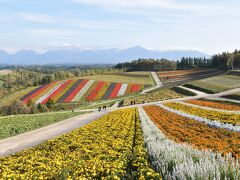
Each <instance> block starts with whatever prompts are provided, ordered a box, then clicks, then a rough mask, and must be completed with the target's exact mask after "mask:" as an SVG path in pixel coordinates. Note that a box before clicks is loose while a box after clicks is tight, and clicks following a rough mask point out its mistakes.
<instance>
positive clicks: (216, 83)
mask: <svg viewBox="0 0 240 180" xmlns="http://www.w3.org/2000/svg"><path fill="white" fill-rule="evenodd" d="M184 86H186V87H189V88H193V89H196V90H200V91H203V92H206V93H210V94H211V93H218V92H222V91H226V90H229V89H234V88H238V87H240V76H234V75H220V76H214V77H210V78H206V79H201V80H197V81H193V82H191V83H187V84H185V85H184Z"/></svg>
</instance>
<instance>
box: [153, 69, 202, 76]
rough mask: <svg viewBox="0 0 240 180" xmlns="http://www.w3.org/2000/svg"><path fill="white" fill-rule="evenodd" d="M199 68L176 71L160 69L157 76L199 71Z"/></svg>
mask: <svg viewBox="0 0 240 180" xmlns="http://www.w3.org/2000/svg"><path fill="white" fill-rule="evenodd" d="M199 71H200V70H176V71H162V72H157V74H158V75H159V76H173V75H185V74H191V73H193V72H199Z"/></svg>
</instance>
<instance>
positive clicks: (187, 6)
mask: <svg viewBox="0 0 240 180" xmlns="http://www.w3.org/2000/svg"><path fill="white" fill-rule="evenodd" d="M70 1H72V2H78V3H84V4H91V5H97V6H100V7H104V8H108V9H119V8H120V9H124V8H129V9H139V8H140V9H148V8H151V9H159V8H162V9H173V10H197V9H203V8H206V7H207V6H205V5H202V4H193V3H179V2H177V1H174V0H119V1H116V0H101V1H100V0H70Z"/></svg>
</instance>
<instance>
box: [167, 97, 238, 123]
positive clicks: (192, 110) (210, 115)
mask: <svg viewBox="0 0 240 180" xmlns="http://www.w3.org/2000/svg"><path fill="white" fill-rule="evenodd" d="M165 105H166V106H168V107H170V108H172V109H175V110H179V111H182V112H185V113H188V114H192V115H196V116H200V117H203V118H207V119H210V120H216V121H220V122H224V123H231V124H234V125H239V123H240V114H233V113H227V112H219V111H214V110H208V109H202V108H198V107H193V106H188V105H185V104H181V103H176V102H170V103H165Z"/></svg>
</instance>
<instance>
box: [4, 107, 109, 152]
mask: <svg viewBox="0 0 240 180" xmlns="http://www.w3.org/2000/svg"><path fill="white" fill-rule="evenodd" d="M108 112H109V111H108V110H106V111H102V112H100V113H99V112H93V113H89V114H83V115H80V116H76V117H72V118H69V119H67V120H64V121H61V122H58V123H55V124H52V125H50V126H46V127H43V128H39V129H36V130H33V131H30V132H27V133H24V134H20V135H18V136H14V137H10V138H6V139H3V140H0V156H6V155H10V154H14V153H15V152H18V151H21V150H23V149H26V148H30V147H33V146H35V145H37V144H40V143H42V142H44V141H47V140H48V139H51V138H54V137H57V136H60V135H62V134H65V133H68V132H70V131H72V130H74V129H77V128H80V127H82V126H84V125H86V124H88V123H90V122H92V121H94V120H96V119H98V118H100V117H102V116H103V115H105V114H107V113H108Z"/></svg>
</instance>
